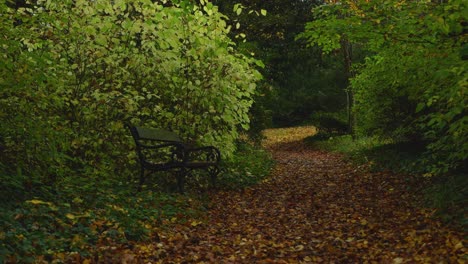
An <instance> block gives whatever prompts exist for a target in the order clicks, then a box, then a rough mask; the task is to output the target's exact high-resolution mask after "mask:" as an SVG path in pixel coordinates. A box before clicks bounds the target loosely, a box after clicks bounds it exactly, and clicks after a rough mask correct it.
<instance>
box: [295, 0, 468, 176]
mask: <svg viewBox="0 0 468 264" xmlns="http://www.w3.org/2000/svg"><path fill="white" fill-rule="evenodd" d="M466 7H467V4H466V2H465V1H459V0H452V1H443V2H440V3H435V2H434V1H399V0H394V1H340V3H339V4H326V5H322V6H320V7H318V8H316V9H314V14H315V20H314V21H312V22H310V23H308V25H307V28H306V32H305V33H304V34H303V37H304V38H306V39H308V41H309V42H310V43H311V44H316V45H319V46H321V47H322V48H323V50H324V51H326V52H330V51H333V50H336V49H340V48H342V45H343V43H344V42H350V43H351V44H352V45H355V46H356V45H359V47H361V48H364V49H366V50H367V52H368V53H369V55H368V56H367V58H366V59H365V61H364V62H362V63H361V64H359V65H356V64H355V65H354V67H353V71H354V75H355V77H354V78H353V79H352V81H351V85H350V89H351V91H352V92H353V93H354V108H353V112H354V115H355V119H356V132H357V134H358V135H377V136H380V137H391V138H393V139H394V140H397V141H410V142H421V143H423V144H424V145H425V146H426V154H425V156H424V158H423V159H421V160H420V163H421V165H422V166H424V167H425V169H426V172H428V174H431V175H432V174H443V173H446V172H448V171H453V170H457V169H462V167H463V166H464V165H463V164H464V161H466V158H467V157H468V140H467V139H468V132H467V131H468V129H467V126H468V125H467V120H468V119H467V112H466V105H467V101H468V99H467V96H466V88H467V64H466V44H465V43H466V40H467V39H466V31H465V29H464V27H465V26H466Z"/></svg>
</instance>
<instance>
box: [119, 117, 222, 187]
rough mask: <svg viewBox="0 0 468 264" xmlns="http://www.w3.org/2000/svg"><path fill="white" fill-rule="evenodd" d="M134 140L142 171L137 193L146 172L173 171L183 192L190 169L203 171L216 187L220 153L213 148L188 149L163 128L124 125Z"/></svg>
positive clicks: (176, 136) (176, 137) (188, 147)
mask: <svg viewBox="0 0 468 264" xmlns="http://www.w3.org/2000/svg"><path fill="white" fill-rule="evenodd" d="M127 127H128V128H129V129H130V132H131V134H132V136H133V139H134V140H135V144H136V151H137V154H138V158H139V161H140V166H141V171H140V180H139V185H138V190H139V191H140V190H141V187H142V185H143V184H144V182H145V178H146V176H147V175H146V174H145V172H146V171H148V172H158V171H173V172H175V173H176V178H177V185H178V188H179V191H180V192H181V193H183V192H184V182H185V177H186V176H187V175H189V174H190V173H191V172H192V171H193V170H205V171H207V172H208V173H209V175H210V176H211V183H212V185H213V186H215V184H216V177H217V175H218V174H219V162H220V160H221V154H220V152H219V150H218V149H217V148H215V147H213V146H206V147H190V146H188V145H187V144H186V143H184V141H182V139H181V138H180V137H179V136H178V135H177V134H176V133H174V132H171V131H168V130H165V129H155V128H143V127H137V126H131V125H127Z"/></svg>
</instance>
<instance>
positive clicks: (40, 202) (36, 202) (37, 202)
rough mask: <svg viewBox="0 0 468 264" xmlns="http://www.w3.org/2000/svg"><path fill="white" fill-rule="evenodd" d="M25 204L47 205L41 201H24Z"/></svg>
mask: <svg viewBox="0 0 468 264" xmlns="http://www.w3.org/2000/svg"><path fill="white" fill-rule="evenodd" d="M26 202H27V203H30V204H34V205H36V204H47V202H44V201H41V200H29V201H26Z"/></svg>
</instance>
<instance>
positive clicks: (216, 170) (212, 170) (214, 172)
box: [208, 166, 219, 188]
mask: <svg viewBox="0 0 468 264" xmlns="http://www.w3.org/2000/svg"><path fill="white" fill-rule="evenodd" d="M208 172H209V174H210V177H211V186H212V188H216V177H218V174H219V168H218V166H216V167H212V168H210V169H208Z"/></svg>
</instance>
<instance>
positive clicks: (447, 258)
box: [122, 127, 468, 263]
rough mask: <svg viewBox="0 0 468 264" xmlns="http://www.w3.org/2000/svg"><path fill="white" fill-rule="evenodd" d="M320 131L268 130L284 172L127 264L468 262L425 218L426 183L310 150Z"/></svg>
mask: <svg viewBox="0 0 468 264" xmlns="http://www.w3.org/2000/svg"><path fill="white" fill-rule="evenodd" d="M313 133H314V128H312V127H302V128H294V129H286V130H285V129H280V130H270V131H266V136H267V139H266V141H265V146H266V148H267V149H268V150H270V151H271V153H272V155H273V157H274V159H275V160H276V166H275V168H274V169H273V171H272V174H271V175H270V177H268V178H267V179H266V180H264V181H263V182H262V183H260V184H258V185H255V186H253V187H250V188H247V189H245V190H243V191H214V192H212V193H210V194H209V196H210V198H209V199H210V207H209V208H208V211H207V216H206V218H204V219H202V220H200V219H198V220H193V221H188V222H187V223H185V224H176V225H173V226H171V227H170V228H166V229H162V230H160V231H158V234H157V235H156V237H155V238H154V239H153V241H151V242H148V243H146V244H139V245H135V246H134V247H133V248H132V249H128V250H127V251H126V252H127V253H126V254H125V255H124V257H123V259H122V263H132V262H138V263H321V262H324V263H365V262H369V263H466V262H468V251H467V249H466V240H465V238H466V234H464V233H460V231H456V230H453V229H450V228H449V227H447V226H444V225H443V224H441V223H440V222H438V221H437V220H436V219H435V218H434V217H433V213H434V212H433V211H431V210H429V209H423V208H422V207H421V206H420V204H419V203H418V201H421V199H422V198H421V192H420V185H421V184H420V183H418V181H417V180H415V179H414V178H412V177H410V176H407V175H396V174H393V173H390V172H370V171H369V170H368V168H367V167H366V166H361V167H357V166H355V165H352V164H350V163H348V162H346V161H345V160H344V159H343V157H342V156H340V155H339V154H333V153H327V152H323V151H319V150H315V149H313V148H311V147H308V146H306V145H305V144H304V143H303V141H302V139H303V138H305V137H307V136H310V135H311V134H313Z"/></svg>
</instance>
